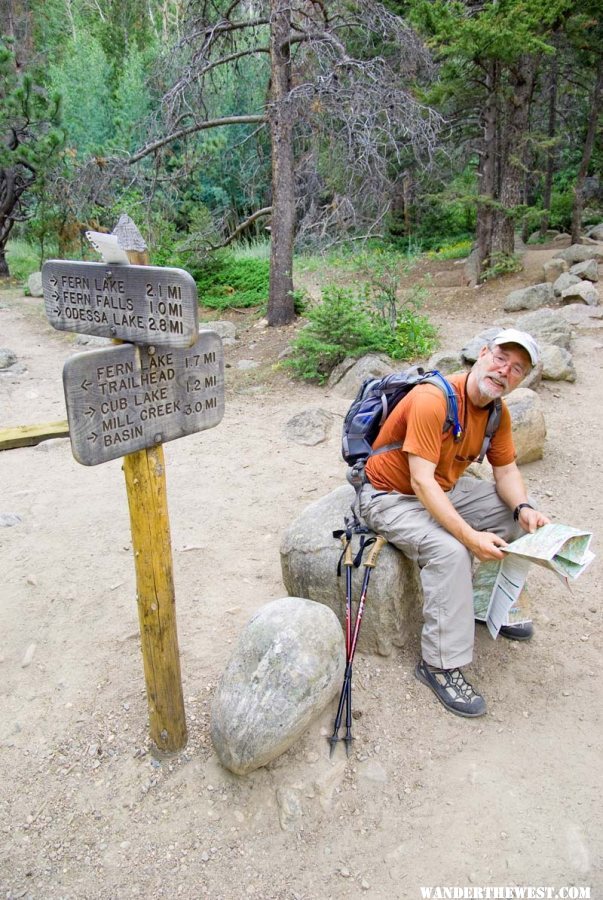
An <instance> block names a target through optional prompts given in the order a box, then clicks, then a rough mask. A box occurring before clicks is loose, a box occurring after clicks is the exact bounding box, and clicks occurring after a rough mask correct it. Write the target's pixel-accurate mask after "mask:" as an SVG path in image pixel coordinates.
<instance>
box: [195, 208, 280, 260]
mask: <svg viewBox="0 0 603 900" xmlns="http://www.w3.org/2000/svg"><path fill="white" fill-rule="evenodd" d="M271 213H272V207H271V206H265V207H264V208H263V209H258V210H257V212H254V213H253V215H251V216H249V217H248V218H247V219H245V221H244V222H241V224H240V225H239V226H238V228H235V230H234V231H233V232H231V233H230V234H229V235H228V237H227V238H226V239H225V240H224V241H222V243H221V244H208V245H207V247H206V248H204V249H207V250H220V249H221V248H222V247H228V245H229V244H232V242H233V241H235V240H236V239H237V238H238V237H239V235H241V234H242V233H243V232H244V231H247V229H248V228H250V227H251V225H253V223H254V222H255V221H256V220H257V219H261V218H263V217H264V216H269V215H271ZM188 249H194V248H192V247H191V248H188Z"/></svg>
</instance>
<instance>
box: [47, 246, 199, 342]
mask: <svg viewBox="0 0 603 900" xmlns="http://www.w3.org/2000/svg"><path fill="white" fill-rule="evenodd" d="M42 286H43V289H44V303H45V306H46V315H47V316H48V320H49V322H50V324H51V325H52V326H53V327H54V328H57V329H58V330H59V331H76V332H78V333H80V334H94V335H97V336H99V337H108V338H118V339H119V340H122V341H129V342H131V343H134V344H143V345H144V344H152V345H153V346H156V347H161V346H169V347H190V346H191V345H192V344H194V343H195V341H196V340H197V332H198V307H197V286H196V284H195V282H194V279H193V278H192V276H191V275H189V274H188V272H185V271H184V270H183V269H167V268H160V267H158V266H131V265H120V264H119V263H109V264H108V263H87V262H77V261H76V262H73V261H71V260H58V259H51V260H48V262H46V263H44V265H43V267H42Z"/></svg>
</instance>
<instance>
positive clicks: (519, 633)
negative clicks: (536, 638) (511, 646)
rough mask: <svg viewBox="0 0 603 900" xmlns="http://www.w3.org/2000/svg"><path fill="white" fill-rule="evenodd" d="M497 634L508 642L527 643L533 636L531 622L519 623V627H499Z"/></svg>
mask: <svg viewBox="0 0 603 900" xmlns="http://www.w3.org/2000/svg"><path fill="white" fill-rule="evenodd" d="M498 633H499V634H500V636H501V637H504V638H507V639H508V640H510V641H529V640H530V638H531V637H532V635H533V634H534V626H533V625H532V623H531V622H521V624H519V625H501V628H500V631H499V632H498Z"/></svg>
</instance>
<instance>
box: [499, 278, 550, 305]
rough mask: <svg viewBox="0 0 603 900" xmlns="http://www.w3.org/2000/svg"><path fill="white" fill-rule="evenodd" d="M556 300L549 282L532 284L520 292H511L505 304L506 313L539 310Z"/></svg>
mask: <svg viewBox="0 0 603 900" xmlns="http://www.w3.org/2000/svg"><path fill="white" fill-rule="evenodd" d="M554 299H555V293H554V291H553V285H552V284H550V283H549V282H548V281H543V282H541V283H540V284H532V285H530V286H529V287H526V288H521V289H520V290H518V291H511V293H510V294H508V295H507V298H506V300H505V303H504V309H505V311H506V312H517V311H518V310H520V309H539V308H540V307H541V306H547V304H549V303H552V302H553V301H554Z"/></svg>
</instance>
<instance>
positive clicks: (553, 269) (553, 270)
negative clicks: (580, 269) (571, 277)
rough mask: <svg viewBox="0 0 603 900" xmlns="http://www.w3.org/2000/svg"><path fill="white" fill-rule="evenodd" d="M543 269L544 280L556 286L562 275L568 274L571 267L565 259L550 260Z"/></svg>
mask: <svg viewBox="0 0 603 900" xmlns="http://www.w3.org/2000/svg"><path fill="white" fill-rule="evenodd" d="M542 268H543V272H544V280H545V281H549V282H551V284H554V283H555V281H556V280H557V279H558V278H559V276H560V275H562V274H563V273H564V272H567V270H568V268H569V266H568V264H567V263H566V261H565V260H564V259H549V260H547V262H545V264H544V266H543V267H542Z"/></svg>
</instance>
